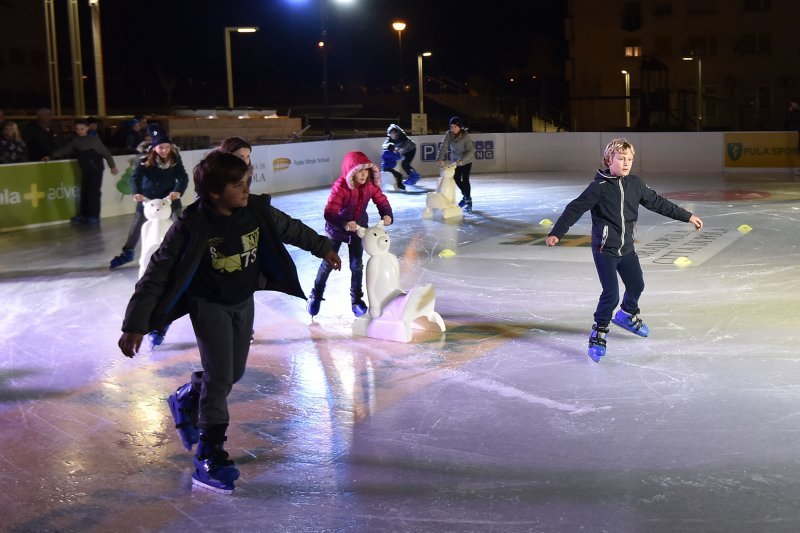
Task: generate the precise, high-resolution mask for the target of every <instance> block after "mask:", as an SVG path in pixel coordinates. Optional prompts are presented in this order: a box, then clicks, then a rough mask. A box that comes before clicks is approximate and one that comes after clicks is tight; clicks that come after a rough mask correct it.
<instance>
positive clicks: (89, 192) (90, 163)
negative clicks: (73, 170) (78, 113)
mask: <svg viewBox="0 0 800 533" xmlns="http://www.w3.org/2000/svg"><path fill="white" fill-rule="evenodd" d="M73 129H74V130H75V138H74V139H72V140H71V141H70V142H69V143H67V144H66V145H64V146H62V147H61V148H59V149H57V150H55V151H54V152H53V153H51V154H50V156H49V157H45V158H44V159H43V160H44V161H49V160H50V158H53V159H55V158H59V157H64V156H68V155H71V156H73V157H75V158H76V159H77V160H78V166H79V167H80V169H81V199H80V206H79V207H78V214H77V215H75V216H74V217H72V219H71V222H72V223H73V224H99V223H100V195H101V192H102V188H103V160H105V162H106V163H108V167H109V168H110V169H111V173H112V174H114V175H116V174H117V172H118V171H117V165H116V164H115V163H114V157H113V156H112V155H111V152H110V151H109V150H108V148H106V145H105V144H103V141H101V140H100V137H97V136H92V135H89V123H88V122H87V121H86V120H83V119H79V120H76V121H75V126H74V127H73Z"/></svg>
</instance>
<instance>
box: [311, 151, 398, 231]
mask: <svg viewBox="0 0 800 533" xmlns="http://www.w3.org/2000/svg"><path fill="white" fill-rule="evenodd" d="M362 168H368V169H370V172H371V174H372V177H371V178H369V179H367V182H366V183H364V185H360V186H357V185H356V184H355V182H354V181H353V175H354V174H355V173H356V172H357V171H359V170H361V169H362ZM370 200H372V201H373V202H374V203H375V205H376V206H377V207H378V213H379V214H380V216H381V218H383V217H385V216H387V215H388V216H390V217H392V206H390V205H389V200H388V199H387V198H386V195H385V194H383V191H382V190H381V173H380V171H379V170H378V167H377V166H375V164H374V163H373V162H372V161H370V160H369V158H368V157H367V156H366V155H364V153H363V152H348V153H347V155H345V156H344V160H343V161H342V174H341V176H339V178H338V179H337V180H336V181H335V182H334V183H333V186H332V187H331V195H330V196H329V197H328V203H327V205H326V206H325V231H326V232H327V233H328V235H329V236H330V237H331V238H332V239H335V240H337V241H339V242H350V238H351V237H352V236H353V235H355V233H353V232H349V231H347V230H346V229H345V227H346V225H347V223H348V222H350V221H351V220H354V221H355V222H356V224H358V225H359V226H362V227H367V226H368V225H369V217H368V216H367V204H368V203H369V201H370ZM392 218H394V217H392Z"/></svg>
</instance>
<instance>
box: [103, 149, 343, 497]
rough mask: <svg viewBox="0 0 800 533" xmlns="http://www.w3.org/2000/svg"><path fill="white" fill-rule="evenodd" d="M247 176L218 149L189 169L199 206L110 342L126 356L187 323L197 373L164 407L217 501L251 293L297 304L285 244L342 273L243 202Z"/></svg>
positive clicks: (176, 230)
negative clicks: (156, 332) (281, 295)
mask: <svg viewBox="0 0 800 533" xmlns="http://www.w3.org/2000/svg"><path fill="white" fill-rule="evenodd" d="M251 169H252V167H250V166H249V165H248V164H247V163H245V162H244V161H243V160H242V159H241V158H239V157H237V156H235V155H233V154H230V153H226V152H221V151H219V150H214V151H213V152H211V153H210V154H208V155H207V156H206V157H205V159H203V160H202V161H200V163H198V165H197V166H196V167H195V169H194V186H195V192H196V193H197V195H198V200H197V201H195V202H194V203H193V204H191V205H190V206H189V207H187V208H186V210H185V211H184V212H183V214H182V215H181V217H180V218H179V219H178V221H177V222H175V223H174V224H173V225H172V227H171V228H170V230H169V232H168V233H167V235H166V237H165V238H164V241H163V243H162V244H161V247H160V248H159V249H158V250H157V251H156V253H155V254H153V257H152V259H151V260H150V264H149V266H148V267H147V271H146V272H145V274H144V276H143V277H142V278H141V279H140V280H139V282H138V283H137V284H136V289H135V291H134V294H133V296H132V297H131V300H130V302H129V303H128V308H127V310H126V311H125V318H124V320H123V323H122V331H123V333H122V336H121V337H120V339H119V343H118V344H119V347H120V350H121V351H122V353H123V354H125V355H126V356H127V357H133V356H134V355H135V354H136V353H137V352H138V351H139V348H140V347H141V344H142V339H143V337H144V335H145V334H146V333H147V332H149V331H152V330H153V329H159V328H161V327H163V326H164V324H168V323H170V322H172V321H173V320H175V319H176V318H178V317H180V316H183V315H185V314H189V316H190V318H191V321H192V326H193V328H194V332H195V336H196V337H197V346H198V349H199V351H200V362H201V364H202V367H203V370H202V371H198V372H195V373H193V374H192V376H191V380H190V381H189V382H188V383H186V384H184V385H182V386H181V387H179V388H178V389H177V391H176V392H175V393H174V394H172V395H171V396H170V397H169V398H168V403H169V407H170V411H171V412H172V416H173V418H174V420H175V427H176V428H177V429H178V433H179V435H180V437H181V441H182V442H183V445H184V447H185V448H186V449H188V450H191V449H192V446H193V445H194V444H197V451H196V453H195V456H194V473H193V474H192V479H193V483H195V484H197V485H200V486H202V487H204V488H208V489H211V490H214V491H217V492H223V493H230V492H232V491H233V489H234V481H236V480H237V479H238V478H239V470H238V469H237V468H236V465H235V464H234V462H233V461H231V460H230V458H229V456H228V453H227V452H226V451H225V449H224V443H225V440H226V436H225V434H226V432H227V430H228V424H229V423H230V416H229V413H228V400H227V398H228V394H229V393H230V391H231V389H232V387H233V384H234V383H236V382H237V381H239V380H240V379H241V378H242V376H243V375H244V371H245V366H246V364H247V356H248V353H249V351H250V339H251V335H252V331H253V308H254V306H253V293H254V292H255V291H256V290H276V291H281V292H285V293H287V294H290V295H293V296H297V297H299V298H305V296H304V294H303V290H302V289H301V287H300V282H299V280H298V278H297V270H296V268H295V265H294V262H293V261H292V258H291V256H290V255H289V252H288V250H287V249H286V247H285V246H284V245H283V244H284V243H287V244H292V245H294V246H297V247H298V248H301V249H303V250H307V251H309V252H311V253H313V254H314V255H315V256H317V257H321V258H323V259H324V261H325V263H326V264H327V265H329V267H330V268H332V269H337V270H338V269H339V268H341V260H340V259H339V256H338V255H337V254H336V252H335V251H333V250H332V249H331V245H330V242H329V241H328V239H327V238H326V237H324V236H322V235H318V234H317V233H316V232H315V231H314V230H313V229H311V228H309V227H308V226H306V225H305V224H303V223H302V222H300V221H299V220H296V219H293V218H291V217H289V216H288V215H286V214H285V213H283V212H282V211H279V210H278V209H276V208H274V207H273V206H272V205H271V203H270V202H271V198H270V196H269V195H267V194H258V195H256V194H254V195H250V194H249V191H250V177H251Z"/></svg>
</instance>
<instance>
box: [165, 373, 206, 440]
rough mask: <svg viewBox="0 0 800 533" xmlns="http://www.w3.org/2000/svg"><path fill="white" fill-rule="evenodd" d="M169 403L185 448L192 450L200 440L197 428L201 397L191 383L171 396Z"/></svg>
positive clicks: (168, 399) (179, 388)
mask: <svg viewBox="0 0 800 533" xmlns="http://www.w3.org/2000/svg"><path fill="white" fill-rule="evenodd" d="M167 403H168V404H169V410H170V412H171V413H172V419H173V420H174V421H175V429H177V430H178V436H179V437H180V438H181V443H183V447H184V448H186V449H187V450H191V449H192V446H194V445H195V444H197V442H198V441H199V440H200V430H199V429H198V428H197V410H198V409H199V407H200V395H199V394H198V393H196V392H195V391H194V389H192V384H191V383H186V384H185V385H182V386H181V387H178V390H176V391H175V392H174V393H173V394H170V396H169V398H167Z"/></svg>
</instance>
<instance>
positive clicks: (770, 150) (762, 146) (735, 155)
mask: <svg viewBox="0 0 800 533" xmlns="http://www.w3.org/2000/svg"><path fill="white" fill-rule="evenodd" d="M723 144H724V147H725V167H726V168H741V167H754V168H792V167H794V168H800V155H798V150H797V148H798V133H797V132H796V131H765V132H742V133H737V132H730V133H725V138H724V143H723Z"/></svg>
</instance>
